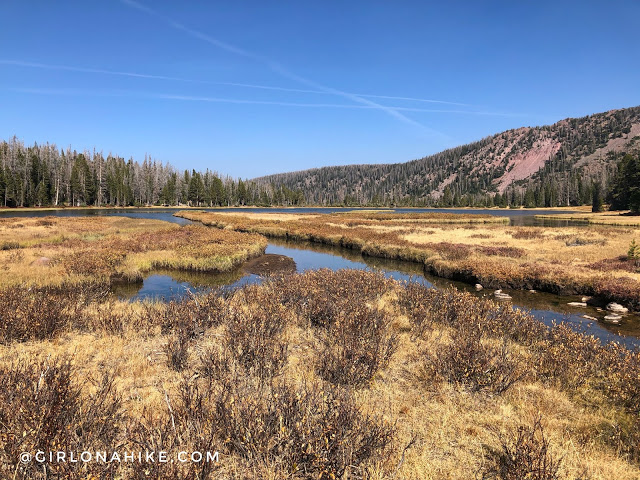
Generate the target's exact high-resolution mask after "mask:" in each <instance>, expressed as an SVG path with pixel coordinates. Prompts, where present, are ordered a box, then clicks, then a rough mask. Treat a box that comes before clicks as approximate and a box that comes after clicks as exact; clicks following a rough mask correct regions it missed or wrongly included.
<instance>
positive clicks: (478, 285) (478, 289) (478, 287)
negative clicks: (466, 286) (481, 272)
mask: <svg viewBox="0 0 640 480" xmlns="http://www.w3.org/2000/svg"><path fill="white" fill-rule="evenodd" d="M483 288H484V287H483V286H482V285H480V284H479V283H476V290H477V291H478V292H479V291H480V290H482V289H483Z"/></svg>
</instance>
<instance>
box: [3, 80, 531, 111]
mask: <svg viewBox="0 0 640 480" xmlns="http://www.w3.org/2000/svg"><path fill="white" fill-rule="evenodd" d="M7 90H10V91H12V92H18V93H30V94H36V95H71V96H94V97H137V98H155V99H161V100H181V101H187V102H205V103H232V104H239V105H274V106H283V107H300V108H345V109H356V110H362V109H365V110H366V109H376V108H377V107H375V106H371V105H351V104H336V103H302V102H280V101H273V100H247V99H240V98H222V97H203V96H193V95H182V94H175V93H149V92H140V91H135V90H116V91H99V90H82V89H56V88H23V87H20V88H7ZM387 108H390V109H392V110H400V111H406V112H422V113H451V114H462V115H465V114H466V115H491V116H505V117H510V116H525V114H513V113H503V112H485V111H473V110H446V109H429V108H413V107H400V106H397V107H396V106H389V107H387Z"/></svg>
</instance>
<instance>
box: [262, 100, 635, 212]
mask: <svg viewBox="0 0 640 480" xmlns="http://www.w3.org/2000/svg"><path fill="white" fill-rule="evenodd" d="M639 149H640V107H633V108H627V109H621V110H612V111H609V112H605V113H598V114H595V115H591V116H586V117H582V118H570V119H565V120H561V121H559V122H557V123H555V124H553V125H549V126H543V127H523V128H518V129H514V130H508V131H506V132H502V133H499V134H497V135H493V136H491V137H487V138H484V139H482V140H480V141H478V142H474V143H471V144H468V145H463V146H460V147H456V148H452V149H449V150H445V151H443V152H441V153H437V154H435V155H430V156H428V157H424V158H421V159H419V160H413V161H410V162H406V163H396V164H383V165H346V166H338V167H324V168H318V169H312V170H305V171H299V172H292V173H283V174H277V175H270V176H266V177H260V178H257V179H255V181H256V183H258V184H262V185H273V186H275V188H280V187H281V188H287V189H289V190H294V191H295V190H300V191H302V193H303V195H304V197H305V199H306V201H307V202H308V203H311V204H319V205H340V204H348V205H349V204H350V205H416V206H417V205H438V206H467V205H469V206H494V205H500V206H508V205H511V206H522V205H523V206H527V207H554V206H570V205H584V204H590V203H591V202H592V198H593V196H594V189H595V188H596V184H599V188H601V189H602V191H608V190H609V188H610V182H611V179H612V178H614V177H615V175H616V174H617V166H618V163H619V162H620V160H621V158H622V156H623V155H624V154H625V153H627V152H634V151H636V150H639ZM596 193H597V192H596Z"/></svg>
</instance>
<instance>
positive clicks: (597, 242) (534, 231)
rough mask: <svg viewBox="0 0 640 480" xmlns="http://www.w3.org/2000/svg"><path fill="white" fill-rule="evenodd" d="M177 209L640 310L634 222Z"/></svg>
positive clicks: (468, 276)
mask: <svg viewBox="0 0 640 480" xmlns="http://www.w3.org/2000/svg"><path fill="white" fill-rule="evenodd" d="M176 215H177V216H181V217H183V218H188V219H190V220H194V221H200V222H202V223H203V224H205V225H210V226H215V227H218V228H223V229H226V230H236V231H242V232H255V233H260V234H262V235H266V236H270V237H278V238H287V239H292V240H302V241H312V242H317V243H324V244H329V245H335V246H340V247H346V248H351V249H354V250H356V251H359V252H361V253H362V254H364V255H370V256H376V257H384V258H392V259H401V260H409V261H415V262H419V263H421V264H423V265H424V268H425V270H426V271H427V272H428V273H430V274H433V275H437V276H441V277H445V278H451V279H455V280H461V281H465V282H468V283H480V284H482V285H483V286H485V287H489V288H496V289H497V288H515V289H527V290H529V289H535V290H541V291H547V292H551V293H557V294H583V295H595V296H599V297H601V298H602V299H603V300H604V301H618V302H621V303H624V304H625V305H627V306H629V307H631V308H634V309H636V310H640V271H639V270H638V267H637V266H636V264H635V262H633V261H629V260H627V259H626V253H627V250H628V248H629V244H630V243H631V241H632V240H633V239H634V238H636V239H640V230H638V229H633V228H631V227H628V228H611V227H607V228H597V227H592V228H589V229H585V228H580V227H562V228H554V227H544V228H538V227H512V226H507V225H504V224H503V223H502V222H503V221H504V219H503V218H500V217H482V216H481V217H478V216H476V215H472V214H469V215H456V214H441V213H437V214H380V213H376V214H373V213H371V214H361V213H357V212H356V213H341V214H334V215H304V214H267V213H264V214H262V213H260V214H245V215H242V216H239V215H236V214H234V213H224V212H220V213H211V212H194V211H185V212H178V213H176ZM554 218H555V217H554ZM496 222H497V223H496Z"/></svg>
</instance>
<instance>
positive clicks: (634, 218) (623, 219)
mask: <svg viewBox="0 0 640 480" xmlns="http://www.w3.org/2000/svg"><path fill="white" fill-rule="evenodd" d="M535 217H536V218H549V219H554V220H580V221H583V222H587V223H592V224H596V225H619V226H627V227H640V215H629V211H625V212H600V213H562V214H558V215H536V216H535Z"/></svg>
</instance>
